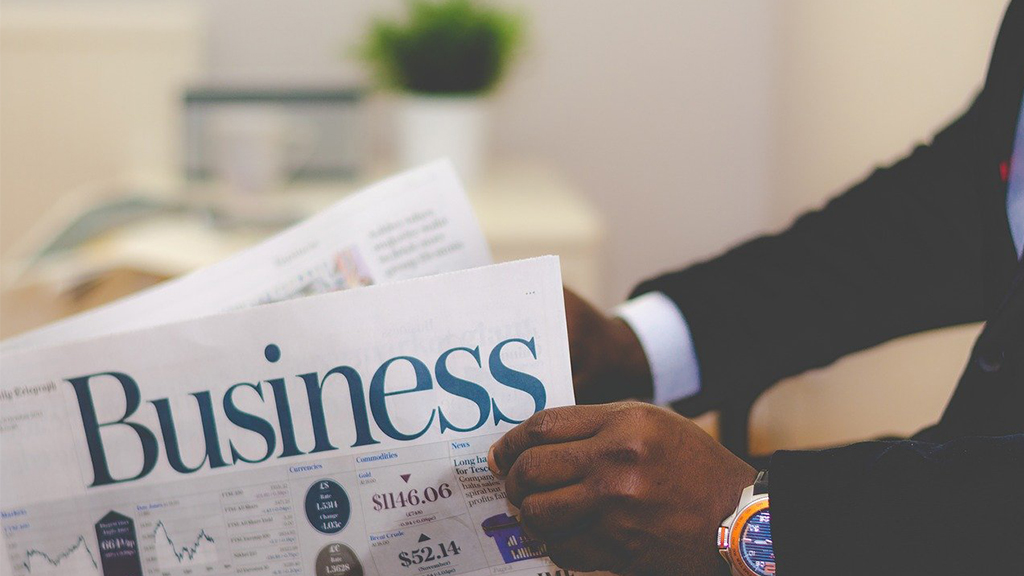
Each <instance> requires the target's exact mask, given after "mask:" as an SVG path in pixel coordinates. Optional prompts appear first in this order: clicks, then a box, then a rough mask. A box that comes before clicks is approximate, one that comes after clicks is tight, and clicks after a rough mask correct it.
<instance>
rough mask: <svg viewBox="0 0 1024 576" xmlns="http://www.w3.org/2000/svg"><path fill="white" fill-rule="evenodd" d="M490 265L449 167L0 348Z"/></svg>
mask: <svg viewBox="0 0 1024 576" xmlns="http://www.w3.org/2000/svg"><path fill="white" fill-rule="evenodd" d="M490 263H491V255H490V250H489V249H488V247H487V243H486V241H485V240H484V237H483V234H482V233H481V232H480V227H479V225H478V224H477V221H476V218H475V216H474V215H473V211H472V208H471V207H470V205H469V202H468V200H467V199H466V195H465V192H464V191H463V189H462V186H461V184H460V183H459V179H458V177H457V176H456V174H455V170H454V169H453V168H452V165H451V163H450V162H448V161H445V160H442V161H438V162H434V163H432V164H428V165H426V166H423V167H421V168H417V169H414V170H410V171H408V172H405V173H402V174H399V175H397V176H394V177H392V178H388V179H386V180H383V181H381V182H379V183H377V184H374V185H372V186H370V187H369V188H367V189H365V190H363V191H362V192H359V193H357V194H353V195H352V196H349V197H347V198H345V199H343V200H341V201H339V202H337V203H336V204H335V205H333V206H332V207H330V208H328V209H326V210H324V211H323V212H320V213H319V214H317V215H316V216H313V217H312V218H310V219H308V220H306V221H304V222H302V223H300V224H297V225H295V226H293V227H292V228H290V229H288V230H286V231H284V232H282V233H280V234H277V235H276V236H274V237H273V238H271V239H269V240H267V241H265V242H263V243H261V244H259V245H257V246H254V247H252V248H249V249H248V250H245V251H243V252H241V253H239V254H238V255H236V256H234V257H232V258H229V259H228V260H225V261H224V262H221V263H219V264H216V265H213V266H210V267H207V268H204V269H202V270H199V271H197V272H194V273H192V274H189V275H187V276H184V277H182V278H180V279H177V280H173V281H170V282H166V283H164V284H161V285H158V286H156V287H154V288H151V289H149V290H145V291H143V292H140V293H139V294H136V295H133V296H130V297H128V298H124V299H121V300H119V301H117V302H114V303H112V304H109V305H106V306H102V307H100V308H97V309H95V310H90V311H88V312H84V313H82V314H78V315H76V316H73V317H71V318H69V319H66V320H62V321H59V322H55V323H53V324H50V325H48V326H45V327H43V328H40V329H38V330H34V331H32V332H29V333H27V334H24V335H21V336H16V337H14V338H9V339H7V340H4V341H3V342H2V343H0V351H3V352H8V351H11V350H18V349H25V348H30V347H37V346H51V345H54V344H60V343H65V342H72V341H75V340H82V339H85V338H94V337H96V336H101V335H105V334H111V333H114V332H123V331H125V330H133V329H139V328H147V327H150V326H158V325H160V324H165V323H168V322H176V321H178V320H185V319H188V318H198V317H201V316H207V315H210V314H216V313H218V312H224V311H228V310H236V309H240V308H246V307H249V306H254V305H257V304H265V303H269V302H278V301H281V300H287V299H289V298H295V297H299V296H307V295H310V294H321V293H324V292H330V291H335V290H344V289H348V288H358V287H362V286H368V285H371V284H381V283H384V282H391V281H395V280H404V279H407V278H416V277H420V276H428V275H431V274H437V273H440V272H450V271H452V270H462V269H466V268H473V267H476V266H482V265H485V264H490Z"/></svg>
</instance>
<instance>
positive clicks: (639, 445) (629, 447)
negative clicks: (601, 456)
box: [605, 438, 647, 465]
mask: <svg viewBox="0 0 1024 576" xmlns="http://www.w3.org/2000/svg"><path fill="white" fill-rule="evenodd" d="M646 456H647V445H646V444H644V442H643V441H642V440H640V439H639V438H627V439H625V440H623V441H621V442H617V443H616V444H614V445H612V446H610V447H609V448H608V449H607V451H606V452H605V457H606V458H607V459H609V460H611V461H612V462H614V463H616V464H625V465H632V464H637V463H639V462H641V461H642V460H643V459H644V458H645V457H646Z"/></svg>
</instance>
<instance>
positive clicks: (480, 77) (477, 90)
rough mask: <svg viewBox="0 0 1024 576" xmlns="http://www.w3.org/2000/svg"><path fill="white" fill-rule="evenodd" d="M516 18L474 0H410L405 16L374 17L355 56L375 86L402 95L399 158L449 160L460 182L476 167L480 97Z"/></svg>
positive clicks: (509, 42)
mask: <svg viewBox="0 0 1024 576" xmlns="http://www.w3.org/2000/svg"><path fill="white" fill-rule="evenodd" d="M521 30H522V21H521V19H520V17H518V16H517V15H513V14H509V13H506V12H504V11H501V10H499V9H496V8H493V7H489V6H484V5H482V4H480V3H478V2H474V1H473V0H410V1H409V3H408V15H407V18H405V19H404V20H401V21H394V20H384V19H378V20H376V21H374V23H373V24H372V26H371V29H370V33H369V37H368V39H367V40H366V43H365V44H364V46H363V47H362V50H361V53H362V56H363V58H364V59H365V60H366V62H367V63H368V64H369V65H370V67H371V71H372V73H373V75H374V77H375V79H376V81H377V83H378V84H380V85H381V86H382V87H384V88H386V89H390V90H394V91H397V92H398V93H400V94H401V95H402V98H401V100H400V102H399V107H398V114H397V120H398V122H397V128H398V139H397V142H396V144H397V153H398V160H399V162H401V163H402V164H403V165H405V166H412V165H417V164H421V163H423V162H425V161H428V160H432V159H435V158H438V157H442V156H447V157H449V158H451V159H452V162H453V163H454V164H455V166H456V168H457V169H458V170H459V172H460V173H461V174H462V177H463V178H465V179H466V180H467V181H472V180H474V179H475V178H476V177H477V176H478V175H479V174H480V172H481V171H482V165H483V162H484V157H485V148H486V124H487V105H486V96H487V94H488V93H490V92H491V91H492V90H493V89H494V87H495V86H496V85H497V84H498V82H499V81H500V80H501V78H502V76H503V74H504V72H505V70H506V69H507V68H508V64H509V62H510V60H511V58H512V55H513V54H514V52H515V49H516V48H517V46H518V44H519V41H520V38H521Z"/></svg>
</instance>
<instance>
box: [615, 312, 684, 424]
mask: <svg viewBox="0 0 1024 576" xmlns="http://www.w3.org/2000/svg"><path fill="white" fill-rule="evenodd" d="M615 315H616V316H618V317H619V318H622V319H623V320H625V321H626V324H629V327H630V328H632V329H633V332H635V333H636V337H637V339H638V340H639V341H640V346H641V347H642V348H643V349H644V354H645V355H646V356H647V363H648V364H649V365H650V367H651V376H652V377H653V379H654V399H653V400H654V403H655V404H659V405H662V406H666V405H668V404H671V403H673V402H676V401H679V400H683V399H685V398H689V397H691V396H693V395H695V394H697V393H698V392H700V366H699V364H698V363H697V353H696V352H695V351H694V349H693V338H692V336H691V335H690V327H689V325H688V324H687V323H686V318H685V317H683V313H682V312H681V311H680V310H679V307H678V306H676V304H675V302H673V301H672V300H671V299H670V298H669V297H668V296H665V295H664V294H662V293H661V292H648V293H647V294H643V295H641V296H637V297H636V298H633V299H632V300H628V301H626V302H623V303H622V304H620V305H619V306H618V307H616V308H615Z"/></svg>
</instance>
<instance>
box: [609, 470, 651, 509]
mask: <svg viewBox="0 0 1024 576" xmlns="http://www.w3.org/2000/svg"><path fill="white" fill-rule="evenodd" d="M646 488H647V479H646V478H645V477H644V475H643V474H641V473H640V472H638V471H637V470H628V471H626V472H624V473H623V474H621V475H620V476H619V478H618V481H617V482H616V484H615V496H616V497H617V499H618V500H619V501H622V502H626V503H631V504H632V503H636V502H642V501H643V500H644V498H645V494H646V492H647V490H646Z"/></svg>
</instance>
